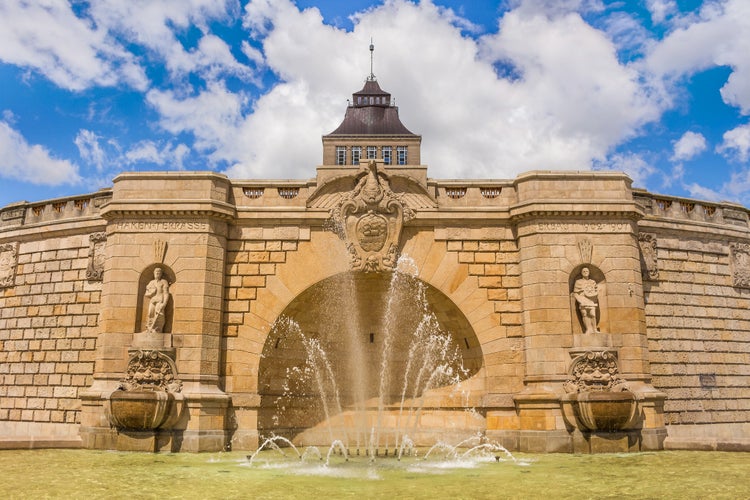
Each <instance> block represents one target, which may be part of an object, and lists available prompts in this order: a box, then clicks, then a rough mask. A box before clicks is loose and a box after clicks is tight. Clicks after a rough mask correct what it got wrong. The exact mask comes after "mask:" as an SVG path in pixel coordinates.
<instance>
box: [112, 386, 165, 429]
mask: <svg viewBox="0 0 750 500" xmlns="http://www.w3.org/2000/svg"><path fill="white" fill-rule="evenodd" d="M174 401H175V397H174V395H173V394H171V393H169V392H166V391H121V390H118V391H115V392H113V393H112V394H111V395H110V396H109V409H110V411H109V420H110V423H111V424H112V425H113V426H115V427H117V428H118V429H127V430H139V431H146V430H154V429H158V428H160V427H161V426H163V425H164V424H165V423H166V422H167V420H168V419H169V416H170V415H171V413H172V409H173V408H174Z"/></svg>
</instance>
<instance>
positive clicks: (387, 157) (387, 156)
mask: <svg viewBox="0 0 750 500" xmlns="http://www.w3.org/2000/svg"><path fill="white" fill-rule="evenodd" d="M382 151H383V163H385V164H386V165H390V164H391V153H392V151H393V149H392V148H391V146H383V149H382Z"/></svg>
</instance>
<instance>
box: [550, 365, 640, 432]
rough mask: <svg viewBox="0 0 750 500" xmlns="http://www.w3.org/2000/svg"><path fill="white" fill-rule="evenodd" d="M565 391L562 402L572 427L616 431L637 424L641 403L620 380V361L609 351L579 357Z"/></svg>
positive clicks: (630, 427)
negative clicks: (639, 404)
mask: <svg viewBox="0 0 750 500" xmlns="http://www.w3.org/2000/svg"><path fill="white" fill-rule="evenodd" d="M564 388H565V391H566V393H567V394H566V395H565V396H563V397H562V400H561V403H562V405H563V416H564V417H565V420H566V422H567V424H568V425H569V426H570V427H577V428H578V429H579V430H581V431H585V432H617V431H626V430H631V429H633V428H635V427H636V425H637V424H638V400H637V398H636V396H635V394H633V393H632V392H630V391H629V390H628V386H627V383H626V382H625V381H624V380H623V379H621V378H620V377H619V369H618V366H617V358H616V357H615V355H614V354H613V353H611V352H609V351H599V352H594V351H589V352H586V353H584V354H581V355H580V356H578V357H576V358H575V359H574V360H573V363H572V364H571V368H570V371H569V378H568V380H566V382H565V384H564ZM571 410H572V411H571Z"/></svg>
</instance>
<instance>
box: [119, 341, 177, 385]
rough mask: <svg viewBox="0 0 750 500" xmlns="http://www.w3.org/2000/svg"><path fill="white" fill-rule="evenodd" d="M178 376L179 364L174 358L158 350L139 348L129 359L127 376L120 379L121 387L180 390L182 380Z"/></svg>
mask: <svg viewBox="0 0 750 500" xmlns="http://www.w3.org/2000/svg"><path fill="white" fill-rule="evenodd" d="M176 376H177V366H176V365H175V363H174V361H173V360H172V358H170V357H169V356H167V355H166V354H164V353H163V352H161V351H158V350H138V351H135V352H134V353H133V354H132V355H131V356H130V359H129V360H128V369H127V376H126V377H125V378H124V379H123V380H121V381H120V389H122V390H125V391H140V390H163V391H167V392H180V391H181V390H182V382H181V381H180V380H178V379H177V378H176Z"/></svg>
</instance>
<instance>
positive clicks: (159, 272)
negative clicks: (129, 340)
mask: <svg viewBox="0 0 750 500" xmlns="http://www.w3.org/2000/svg"><path fill="white" fill-rule="evenodd" d="M145 295H146V298H147V299H148V300H149V302H148V318H147V321H146V332H147V333H161V332H162V331H163V330H164V322H165V321H166V317H165V315H164V313H165V311H166V308H167V303H168V302H169V282H168V281H167V280H166V279H165V278H164V270H163V269H162V268H160V267H157V268H156V269H154V279H152V280H151V281H150V282H149V283H148V285H146V294H145Z"/></svg>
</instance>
